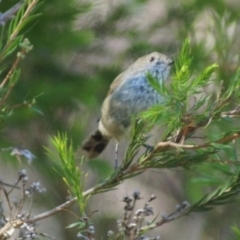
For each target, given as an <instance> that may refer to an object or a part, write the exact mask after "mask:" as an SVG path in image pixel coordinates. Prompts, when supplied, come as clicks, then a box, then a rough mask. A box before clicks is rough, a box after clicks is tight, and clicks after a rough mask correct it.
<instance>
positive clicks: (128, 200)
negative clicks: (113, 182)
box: [123, 196, 132, 203]
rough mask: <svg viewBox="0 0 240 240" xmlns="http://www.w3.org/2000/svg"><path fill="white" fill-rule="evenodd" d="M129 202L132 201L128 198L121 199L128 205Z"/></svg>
mask: <svg viewBox="0 0 240 240" xmlns="http://www.w3.org/2000/svg"><path fill="white" fill-rule="evenodd" d="M131 201H132V199H131V198H130V197H129V196H125V197H124V198H123V202H125V203H130V202H131Z"/></svg>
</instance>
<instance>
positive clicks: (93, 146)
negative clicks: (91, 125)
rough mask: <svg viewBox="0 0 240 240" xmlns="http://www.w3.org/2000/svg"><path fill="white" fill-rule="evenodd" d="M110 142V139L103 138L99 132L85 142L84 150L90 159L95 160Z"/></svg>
mask: <svg viewBox="0 0 240 240" xmlns="http://www.w3.org/2000/svg"><path fill="white" fill-rule="evenodd" d="M109 140H110V139H109V138H107V137H105V136H103V134H102V133H101V132H100V131H99V130H97V131H96V132H94V133H92V134H91V135H90V136H89V138H88V139H87V140H86V141H84V142H83V144H82V149H83V150H85V151H86V152H87V154H88V158H89V159H91V158H95V157H97V156H98V155H99V154H100V153H101V152H102V151H103V150H104V149H105V148H106V146H107V145H108V143H109Z"/></svg>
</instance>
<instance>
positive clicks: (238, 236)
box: [232, 224, 240, 240]
mask: <svg viewBox="0 0 240 240" xmlns="http://www.w3.org/2000/svg"><path fill="white" fill-rule="evenodd" d="M232 231H233V232H234V234H235V236H236V240H239V239H240V229H239V228H238V226H237V225H236V224H235V225H234V226H232Z"/></svg>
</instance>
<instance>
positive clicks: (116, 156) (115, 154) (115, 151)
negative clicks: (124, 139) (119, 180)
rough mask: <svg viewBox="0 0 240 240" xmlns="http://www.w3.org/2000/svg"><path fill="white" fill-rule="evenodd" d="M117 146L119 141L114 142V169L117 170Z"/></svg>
mask: <svg viewBox="0 0 240 240" xmlns="http://www.w3.org/2000/svg"><path fill="white" fill-rule="evenodd" d="M118 146H119V143H118V142H116V144H115V166H114V168H115V170H117V168H118Z"/></svg>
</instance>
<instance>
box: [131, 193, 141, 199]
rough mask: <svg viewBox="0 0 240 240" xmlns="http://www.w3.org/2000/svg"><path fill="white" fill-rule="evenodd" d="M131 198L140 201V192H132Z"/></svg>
mask: <svg viewBox="0 0 240 240" xmlns="http://www.w3.org/2000/svg"><path fill="white" fill-rule="evenodd" d="M133 198H134V199H135V200H139V199H141V197H140V192H139V191H134V192H133Z"/></svg>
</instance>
